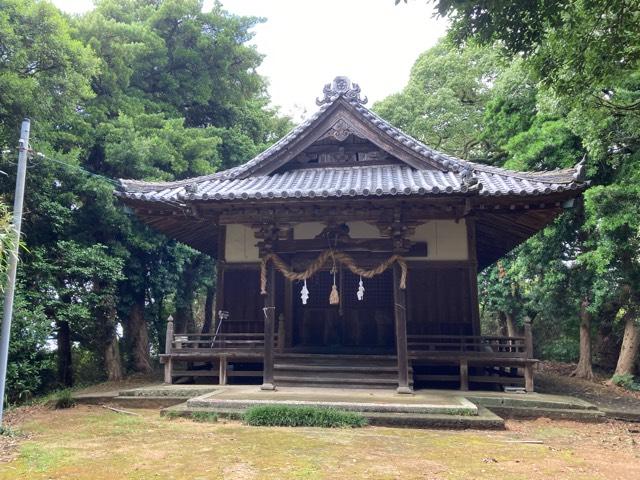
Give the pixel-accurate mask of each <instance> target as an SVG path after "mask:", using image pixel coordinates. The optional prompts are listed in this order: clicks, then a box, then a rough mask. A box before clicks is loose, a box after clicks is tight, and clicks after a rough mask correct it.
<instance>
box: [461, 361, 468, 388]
mask: <svg viewBox="0 0 640 480" xmlns="http://www.w3.org/2000/svg"><path fill="white" fill-rule="evenodd" d="M460 390H463V391H465V392H466V391H467V390H469V362H468V361H467V359H466V358H461V359H460Z"/></svg>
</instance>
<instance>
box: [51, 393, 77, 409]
mask: <svg viewBox="0 0 640 480" xmlns="http://www.w3.org/2000/svg"><path fill="white" fill-rule="evenodd" d="M50 404H51V406H53V408H55V409H56V410H58V409H62V408H71V407H74V406H75V405H76V401H75V399H74V398H73V393H72V392H71V390H69V389H66V390H60V391H59V392H58V393H56V394H55V395H54V396H53V399H52V400H51V402H50Z"/></svg>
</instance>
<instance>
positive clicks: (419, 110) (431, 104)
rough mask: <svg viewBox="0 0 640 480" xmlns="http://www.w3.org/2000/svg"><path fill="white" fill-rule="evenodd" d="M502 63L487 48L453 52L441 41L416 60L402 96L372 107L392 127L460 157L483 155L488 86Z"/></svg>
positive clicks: (452, 49) (470, 46)
mask: <svg viewBox="0 0 640 480" xmlns="http://www.w3.org/2000/svg"><path fill="white" fill-rule="evenodd" d="M503 66H504V63H503V62H502V61H501V59H500V57H499V55H498V53H497V52H496V51H495V50H494V49H491V48H482V47H476V46H474V45H469V46H467V47H466V48H464V49H460V50H459V49H457V48H456V47H455V46H453V45H452V44H451V43H449V42H447V41H445V40H443V41H440V42H439V43H438V44H437V45H436V46H435V47H433V48H431V49H429V50H427V51H426V52H424V53H423V54H421V55H420V57H418V60H416V62H415V64H414V65H413V68H412V70H411V76H410V79H409V83H408V84H407V86H406V87H405V88H404V89H403V91H402V92H401V93H398V94H395V95H391V96H389V97H387V98H386V99H385V100H383V101H381V102H378V103H377V104H376V105H374V110H375V111H376V112H377V113H378V114H379V115H381V116H382V117H384V118H385V119H387V120H389V121H390V122H391V123H392V124H394V125H395V126H397V127H398V128H400V129H402V130H404V131H405V132H407V133H409V134H411V135H413V136H414V137H416V138H417V139H418V140H420V141H423V142H425V143H426V144H427V145H429V146H431V147H433V148H436V149H439V150H441V151H444V152H446V153H449V154H452V155H456V156H458V157H462V158H468V159H474V158H479V157H484V156H486V154H487V153H486V148H485V146H484V144H483V143H482V142H481V139H480V137H479V132H480V130H481V126H482V119H483V115H484V109H485V105H486V103H487V102H488V101H489V98H490V92H491V85H492V84H493V82H494V81H495V80H496V78H497V77H498V75H499V73H500V71H501V70H502V68H503Z"/></svg>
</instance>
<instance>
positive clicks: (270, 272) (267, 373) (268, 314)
mask: <svg viewBox="0 0 640 480" xmlns="http://www.w3.org/2000/svg"><path fill="white" fill-rule="evenodd" d="M275 279H276V278H275V269H274V268H273V263H269V264H267V294H266V295H265V297H264V310H263V312H264V356H263V373H262V385H261V386H260V389H261V390H275V389H276V387H275V383H274V381H273V333H274V332H273V329H274V323H275V313H276V312H275V310H276V306H275V305H276V303H275V283H276V282H275Z"/></svg>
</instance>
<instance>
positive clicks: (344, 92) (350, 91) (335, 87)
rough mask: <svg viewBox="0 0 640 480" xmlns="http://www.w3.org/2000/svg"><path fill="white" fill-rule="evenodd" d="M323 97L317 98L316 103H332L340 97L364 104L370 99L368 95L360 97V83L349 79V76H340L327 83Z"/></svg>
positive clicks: (319, 104)
mask: <svg viewBox="0 0 640 480" xmlns="http://www.w3.org/2000/svg"><path fill="white" fill-rule="evenodd" d="M322 93H323V95H324V96H323V97H322V98H316V105H318V106H321V105H324V104H325V103H331V102H333V101H335V100H337V99H338V98H339V97H343V98H345V99H347V100H350V101H354V102H357V103H359V104H361V105H364V104H365V103H367V102H368V101H369V99H368V98H367V97H364V98H360V85H358V84H357V83H354V82H352V81H351V80H349V77H345V76H338V77H336V78H334V79H333V82H331V83H327V84H326V85H325V86H324V88H323V89H322Z"/></svg>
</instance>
